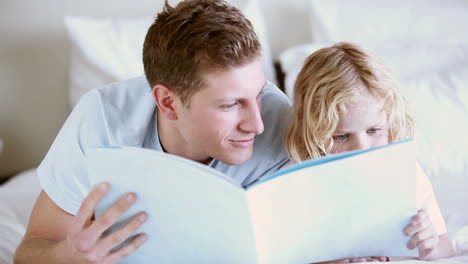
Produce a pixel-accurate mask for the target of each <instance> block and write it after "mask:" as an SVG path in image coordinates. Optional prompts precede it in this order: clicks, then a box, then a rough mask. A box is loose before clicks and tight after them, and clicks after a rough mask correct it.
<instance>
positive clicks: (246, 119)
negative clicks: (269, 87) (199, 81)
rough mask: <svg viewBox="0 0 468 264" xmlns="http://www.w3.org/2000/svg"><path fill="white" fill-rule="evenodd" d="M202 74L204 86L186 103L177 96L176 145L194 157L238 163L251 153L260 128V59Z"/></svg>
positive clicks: (261, 124) (261, 72) (261, 73)
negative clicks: (177, 138) (178, 138)
mask: <svg viewBox="0 0 468 264" xmlns="http://www.w3.org/2000/svg"><path fill="white" fill-rule="evenodd" d="M203 78H204V81H205V84H206V86H205V87H204V88H202V89H201V90H200V91H199V92H197V93H195V94H194V95H193V96H192V97H191V98H190V99H189V100H190V107H188V108H187V107H186V106H184V105H182V103H181V102H180V101H179V100H177V103H176V109H177V110H176V111H177V115H178V121H177V123H178V125H177V126H178V130H179V133H180V135H181V139H180V140H181V141H182V142H181V144H180V146H181V147H182V148H184V152H185V153H186V155H185V156H187V157H188V158H190V159H193V160H196V161H200V162H204V163H206V162H209V161H210V160H211V158H215V159H218V160H220V161H221V162H223V163H226V164H230V165H237V164H241V163H243V162H245V161H246V160H248V159H249V158H250V157H251V156H252V151H253V143H254V137H255V135H258V134H260V133H262V132H263V122H262V118H261V115H260V108H261V95H262V89H263V87H264V85H265V76H264V73H263V69H262V64H261V61H260V59H256V60H254V61H253V62H250V63H248V64H246V65H244V66H242V67H238V68H232V69H229V70H227V71H216V72H209V73H205V74H204V75H203Z"/></svg>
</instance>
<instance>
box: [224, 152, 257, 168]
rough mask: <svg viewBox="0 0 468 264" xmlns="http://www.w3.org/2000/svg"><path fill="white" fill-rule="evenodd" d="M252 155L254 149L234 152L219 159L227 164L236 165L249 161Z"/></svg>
mask: <svg viewBox="0 0 468 264" xmlns="http://www.w3.org/2000/svg"><path fill="white" fill-rule="evenodd" d="M251 157H252V151H249V152H248V153H236V152H232V153H231V154H229V155H227V156H224V157H222V159H219V161H221V162H222V163H224V164H227V165H231V166H236V165H241V164H242V163H244V162H246V161H248V160H249V159H250V158H251Z"/></svg>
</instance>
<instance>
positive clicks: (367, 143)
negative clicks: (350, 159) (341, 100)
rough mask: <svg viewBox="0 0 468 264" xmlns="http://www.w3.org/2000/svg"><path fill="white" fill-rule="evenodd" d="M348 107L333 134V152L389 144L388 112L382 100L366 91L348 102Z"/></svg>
mask: <svg viewBox="0 0 468 264" xmlns="http://www.w3.org/2000/svg"><path fill="white" fill-rule="evenodd" d="M346 109H347V112H346V113H344V114H342V115H340V121H339V123H338V127H337V128H336V130H335V133H334V134H333V148H332V150H331V152H332V153H339V152H344V151H350V150H358V149H367V148H371V147H377V146H382V145H386V144H388V126H387V114H386V113H385V111H384V110H383V101H382V100H380V99H378V98H375V97H373V96H372V95H370V94H367V93H365V94H362V95H360V96H359V97H358V98H357V99H355V100H354V101H353V103H349V104H346Z"/></svg>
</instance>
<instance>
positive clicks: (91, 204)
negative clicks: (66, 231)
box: [72, 183, 109, 233]
mask: <svg viewBox="0 0 468 264" xmlns="http://www.w3.org/2000/svg"><path fill="white" fill-rule="evenodd" d="M108 191H109V184H108V183H100V184H98V185H96V186H95V187H94V188H93V189H92V190H91V191H90V192H89V194H88V195H87V196H86V198H85V199H84V200H83V202H82V203H81V206H80V209H79V210H78V213H77V214H76V215H75V217H74V218H73V225H72V226H73V228H72V232H75V233H77V232H80V231H81V230H82V229H83V228H84V227H85V225H86V223H88V222H89V221H90V220H91V218H92V217H93V215H94V209H95V208H96V205H97V204H98V203H99V201H101V199H102V198H103V197H104V196H105V195H106V194H107V192H108Z"/></svg>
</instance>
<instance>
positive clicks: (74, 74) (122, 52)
mask: <svg viewBox="0 0 468 264" xmlns="http://www.w3.org/2000/svg"><path fill="white" fill-rule="evenodd" d="M152 22H153V19H152V18H150V17H148V18H139V19H98V18H88V17H66V18H65V26H66V29H67V31H68V33H69V37H70V40H71V43H72V47H71V58H70V73H69V74H70V76H69V78H70V87H69V99H70V104H71V106H72V107H73V106H74V105H75V104H76V103H77V102H78V100H79V98H80V97H81V96H82V95H83V94H85V93H86V92H87V91H89V90H91V89H93V88H97V87H100V86H102V85H105V84H107V83H111V82H115V81H120V80H125V79H128V78H131V77H135V76H138V75H142V74H143V72H144V71H143V64H142V48H143V41H144V38H145V35H146V31H147V29H148V27H149V26H150V25H151V23H152Z"/></svg>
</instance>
